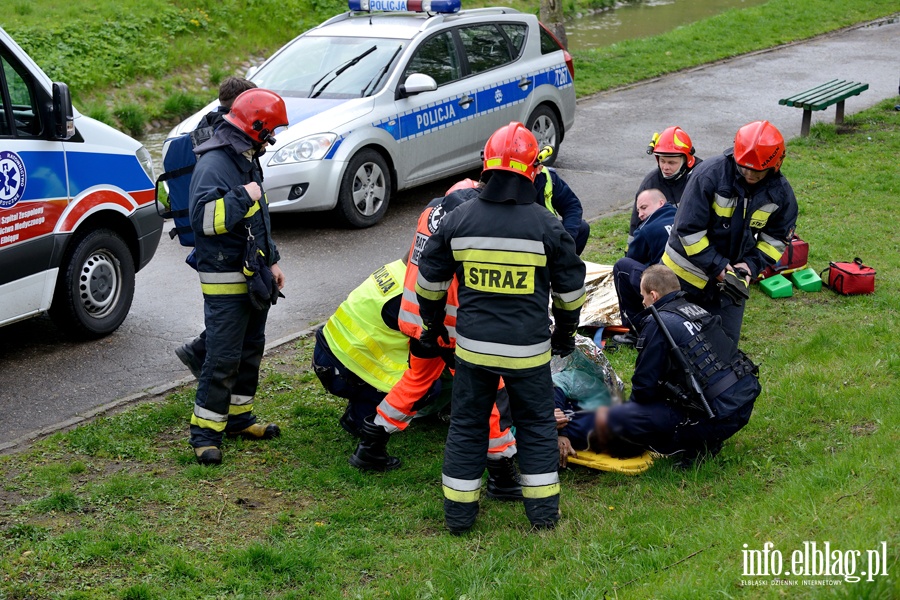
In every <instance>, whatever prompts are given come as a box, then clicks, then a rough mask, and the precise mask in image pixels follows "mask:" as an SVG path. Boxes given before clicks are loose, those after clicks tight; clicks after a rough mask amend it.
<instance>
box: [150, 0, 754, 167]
mask: <svg viewBox="0 0 900 600" xmlns="http://www.w3.org/2000/svg"><path fill="white" fill-rule="evenodd" d="M764 2H766V0H626V1H625V2H622V3H620V4H619V5H618V6H616V8H613V9H610V10H605V11H602V12H598V13H592V14H585V15H582V16H580V17H578V18H576V19H572V20H570V21H569V22H567V23H566V34H567V35H568V37H569V48H570V49H573V50H583V49H586V48H596V47H600V46H609V45H611V44H615V43H616V42H621V41H624V40H630V39H636V38H642V37H647V36H652V35H659V34H661V33H665V32H667V31H671V30H672V29H675V28H676V27H679V26H681V25H687V24H689V23H693V22H695V21H700V20H701V19H705V18H707V17H711V16H714V15H717V14H719V13H722V12H725V11H726V10H729V9H732V8H746V7H748V6H755V5H757V4H762V3H764ZM168 131H169V128H166V129H165V130H164V131H161V132H154V133H150V134H147V135H145V136H144V137H143V138H142V140H141V141H142V142H143V143H144V145H145V146H146V147H147V149H148V150H149V151H150V154H151V155H152V156H153V165H154V167H156V172H157V175H159V174H160V173H162V144H163V142H164V141H165V139H166V135H167V134H168Z"/></svg>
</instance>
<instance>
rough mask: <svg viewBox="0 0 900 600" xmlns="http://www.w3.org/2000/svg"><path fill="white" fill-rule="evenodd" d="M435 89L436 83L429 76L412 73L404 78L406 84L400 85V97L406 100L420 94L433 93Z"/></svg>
mask: <svg viewBox="0 0 900 600" xmlns="http://www.w3.org/2000/svg"><path fill="white" fill-rule="evenodd" d="M437 87H438V86H437V82H435V80H434V78H433V77H431V76H430V75H425V74H424V73H412V74H411V75H410V76H409V77H407V78H406V82H405V83H403V84H401V85H400V97H401V98H408V97H409V96H415V95H416V94H421V93H422V92H433V91H434V90H436V89H437Z"/></svg>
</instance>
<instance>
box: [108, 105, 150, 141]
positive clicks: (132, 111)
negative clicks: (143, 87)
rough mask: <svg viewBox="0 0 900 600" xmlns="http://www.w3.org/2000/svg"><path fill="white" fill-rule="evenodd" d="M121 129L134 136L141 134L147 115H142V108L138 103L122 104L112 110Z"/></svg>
mask: <svg viewBox="0 0 900 600" xmlns="http://www.w3.org/2000/svg"><path fill="white" fill-rule="evenodd" d="M113 114H115V115H116V118H117V119H118V120H119V123H120V124H121V125H122V129H124V130H125V131H126V132H128V133H129V134H130V135H132V136H134V137H138V136H141V135H143V133H144V127H145V126H146V125H147V117H146V115H144V109H143V108H142V107H141V106H140V105H138V104H123V105H122V106H119V107H118V108H116V110H115V111H114V112H113Z"/></svg>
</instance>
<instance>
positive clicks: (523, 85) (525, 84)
mask: <svg viewBox="0 0 900 600" xmlns="http://www.w3.org/2000/svg"><path fill="white" fill-rule="evenodd" d="M529 85H531V80H530V79H523V80H522V81H520V82H519V88H520V89H523V90H524V89H525V88H527V87H528V86H529Z"/></svg>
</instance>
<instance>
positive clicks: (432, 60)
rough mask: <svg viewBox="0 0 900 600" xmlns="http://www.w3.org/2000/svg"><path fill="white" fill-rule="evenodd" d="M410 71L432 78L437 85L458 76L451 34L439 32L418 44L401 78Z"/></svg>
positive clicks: (406, 75)
mask: <svg viewBox="0 0 900 600" xmlns="http://www.w3.org/2000/svg"><path fill="white" fill-rule="evenodd" d="M412 73H422V74H424V75H429V76H431V77H432V78H434V80H435V82H436V83H437V84H438V85H444V84H445V83H450V82H451V81H456V80H457V79H459V78H460V76H461V74H462V71H461V69H460V68H459V57H458V56H457V55H456V45H455V44H454V42H453V34H451V33H450V32H449V31H445V32H444V33H440V34H438V35H436V36H434V37H433V38H431V39H429V40H427V41H426V42H425V43H424V44H422V45H421V46H419V48H418V49H417V50H416V53H415V55H413V57H412V59H411V60H410V61H409V65H407V67H406V73H405V75H404V76H403V80H404V81H405V80H406V77H408V76H409V75H411V74H412Z"/></svg>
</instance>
